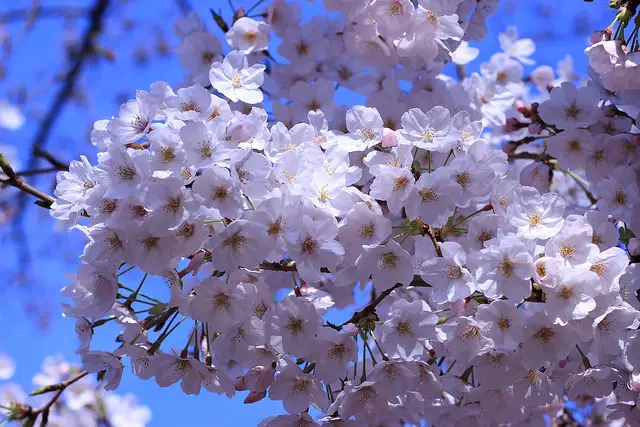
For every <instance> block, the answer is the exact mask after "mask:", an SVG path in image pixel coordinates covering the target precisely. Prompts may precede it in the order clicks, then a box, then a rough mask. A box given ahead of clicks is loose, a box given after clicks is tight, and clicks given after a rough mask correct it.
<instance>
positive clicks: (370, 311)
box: [329, 283, 402, 330]
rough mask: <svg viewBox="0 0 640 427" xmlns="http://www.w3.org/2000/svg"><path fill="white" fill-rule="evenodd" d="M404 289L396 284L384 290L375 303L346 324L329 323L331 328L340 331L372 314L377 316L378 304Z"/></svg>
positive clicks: (354, 315)
mask: <svg viewBox="0 0 640 427" xmlns="http://www.w3.org/2000/svg"><path fill="white" fill-rule="evenodd" d="M400 287H402V283H396V284H395V285H393V286H392V287H390V288H388V289H386V290H384V291H383V292H382V293H381V294H380V295H378V296H377V297H376V298H375V299H374V300H373V301H371V302H370V303H369V305H367V306H366V307H365V308H363V309H362V310H360V311H356V312H355V313H354V314H353V316H351V318H350V319H349V320H347V321H345V322H342V323H341V324H340V325H339V326H336V325H332V324H331V323H329V326H331V327H332V328H334V329H337V330H340V329H342V327H343V326H344V325H346V324H348V323H353V324H356V325H357V324H358V322H359V321H360V320H362V319H364V318H365V317H368V316H370V315H372V314H375V312H376V310H375V309H376V306H377V305H378V304H380V303H381V302H382V300H383V299H385V298H386V297H388V296H389V295H390V294H391V292H393V291H395V290H396V289H398V288H400Z"/></svg>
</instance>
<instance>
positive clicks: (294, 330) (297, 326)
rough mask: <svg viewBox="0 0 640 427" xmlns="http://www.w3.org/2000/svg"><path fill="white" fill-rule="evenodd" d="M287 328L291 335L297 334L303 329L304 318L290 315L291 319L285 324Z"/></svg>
mask: <svg viewBox="0 0 640 427" xmlns="http://www.w3.org/2000/svg"><path fill="white" fill-rule="evenodd" d="M285 329H286V330H288V331H289V333H290V334H291V335H297V334H298V333H299V332H301V331H302V320H300V319H296V318H295V317H289V321H288V322H287V324H286V325H285Z"/></svg>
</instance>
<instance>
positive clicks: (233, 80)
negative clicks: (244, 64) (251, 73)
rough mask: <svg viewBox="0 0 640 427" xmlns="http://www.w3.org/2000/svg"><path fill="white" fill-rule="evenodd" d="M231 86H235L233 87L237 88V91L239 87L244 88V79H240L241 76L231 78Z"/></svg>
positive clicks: (236, 75)
mask: <svg viewBox="0 0 640 427" xmlns="http://www.w3.org/2000/svg"><path fill="white" fill-rule="evenodd" d="M231 84H232V85H233V87H235V88H236V89H237V88H239V87H242V77H240V74H235V75H234V76H233V77H232V78H231Z"/></svg>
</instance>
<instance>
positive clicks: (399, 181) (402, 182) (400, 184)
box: [393, 175, 409, 191]
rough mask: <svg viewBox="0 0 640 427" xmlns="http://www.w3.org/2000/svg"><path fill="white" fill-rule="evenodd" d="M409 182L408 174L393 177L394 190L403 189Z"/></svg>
mask: <svg viewBox="0 0 640 427" xmlns="http://www.w3.org/2000/svg"><path fill="white" fill-rule="evenodd" d="M407 184H409V178H407V177H406V176H404V175H403V176H399V177H397V178H394V179H393V191H398V190H402V189H403V188H405V187H406V186H407Z"/></svg>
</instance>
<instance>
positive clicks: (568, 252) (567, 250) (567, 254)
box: [560, 243, 576, 258]
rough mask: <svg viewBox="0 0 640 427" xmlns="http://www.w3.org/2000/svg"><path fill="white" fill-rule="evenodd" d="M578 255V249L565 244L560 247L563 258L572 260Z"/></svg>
mask: <svg viewBox="0 0 640 427" xmlns="http://www.w3.org/2000/svg"><path fill="white" fill-rule="evenodd" d="M575 254H576V247H575V246H570V245H567V244H566V243H563V244H562V245H560V256H561V257H563V258H571V257H573V256H574V255H575Z"/></svg>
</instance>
